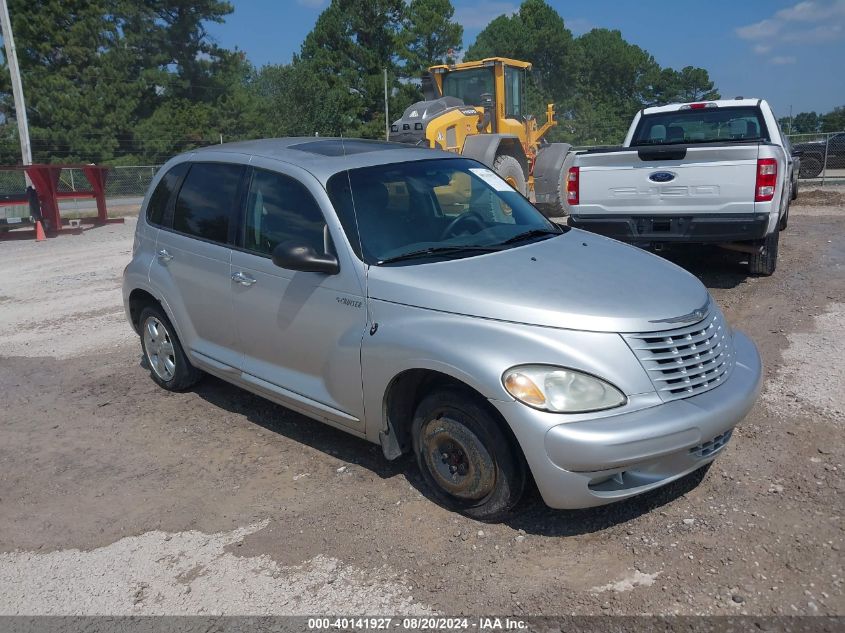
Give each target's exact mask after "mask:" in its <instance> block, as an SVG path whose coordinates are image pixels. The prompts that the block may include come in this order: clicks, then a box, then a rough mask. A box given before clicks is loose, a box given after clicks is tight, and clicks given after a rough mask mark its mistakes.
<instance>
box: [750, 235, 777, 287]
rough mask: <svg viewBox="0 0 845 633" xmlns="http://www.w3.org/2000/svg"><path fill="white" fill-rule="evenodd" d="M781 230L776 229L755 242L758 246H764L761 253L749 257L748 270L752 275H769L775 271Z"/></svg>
mask: <svg viewBox="0 0 845 633" xmlns="http://www.w3.org/2000/svg"><path fill="white" fill-rule="evenodd" d="M779 237H780V231H777V230H776V231H774V232H772V233H770V234H769V235H767V236H766V237H765V238H763V239H762V240H759V241H758V242H755V245H756V246H762V247H763V248H762V250H761V251H760V252H759V253H755V254H753V255H750V256H749V258H748V270H749V272H750V273H751V274H752V275H762V276H764V277H768V276H769V275H771V274H772V273H774V272H775V268H777V263H778V241H779Z"/></svg>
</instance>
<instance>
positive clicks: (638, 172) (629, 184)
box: [576, 144, 759, 216]
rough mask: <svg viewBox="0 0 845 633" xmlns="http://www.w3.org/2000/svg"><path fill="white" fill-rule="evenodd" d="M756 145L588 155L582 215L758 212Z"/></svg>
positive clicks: (582, 160)
mask: <svg viewBox="0 0 845 633" xmlns="http://www.w3.org/2000/svg"><path fill="white" fill-rule="evenodd" d="M758 154H759V145H757V144H731V145H727V144H726V145H717V146H713V145H707V146H701V147H696V146H680V147H678V146H674V147H655V146H644V147H639V148H637V147H632V148H625V149H622V150H611V151H607V150H605V151H601V152H596V153H590V152H587V153H584V154H581V155H579V156H578V157H577V162H576V164H577V165H579V166H580V205H579V206H578V211H577V213H578V215H581V216H583V215H592V214H596V215H598V214H601V215H607V214H614V213H618V214H626V215H636V214H637V213H647V214H648V215H651V216H654V215H661V214H667V215H669V214H673V215H678V214H684V215H685V214H691V215H695V214H704V213H707V214H713V213H725V214H739V213H754V186H755V180H756V175H757V157H758Z"/></svg>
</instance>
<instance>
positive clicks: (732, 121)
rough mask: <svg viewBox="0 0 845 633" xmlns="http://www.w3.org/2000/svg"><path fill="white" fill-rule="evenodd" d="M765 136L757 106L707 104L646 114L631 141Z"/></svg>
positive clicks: (714, 140)
mask: <svg viewBox="0 0 845 633" xmlns="http://www.w3.org/2000/svg"><path fill="white" fill-rule="evenodd" d="M759 140H765V141H768V140H769V133H768V130H767V129H766V124H765V122H764V121H763V116H762V114H761V113H760V108H757V107H738V108H720V107H709V108H699V109H696V110H693V109H688V110H678V111H677V112H658V113H657V114H647V115H645V116H644V117H642V118H641V119H640V123H639V125H638V126H637V131H636V132H635V133H634V139H633V141H632V143H631V144H632V145H634V146H637V145H673V144H681V143H683V144H689V143H717V142H730V141H759Z"/></svg>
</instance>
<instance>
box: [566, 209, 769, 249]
mask: <svg viewBox="0 0 845 633" xmlns="http://www.w3.org/2000/svg"><path fill="white" fill-rule="evenodd" d="M768 224H769V215H768V214H767V213H751V214H741V215H727V214H711V215H704V214H702V215H692V216H690V215H685V216H681V215H578V214H577V213H572V214H571V215H570V217H569V226H573V227H575V228H579V229H584V230H585V231H590V232H592V233H598V234H599V235H605V236H607V237H612V238H614V239H617V240H621V241H623V242H634V243H638V242H652V243H653V242H689V243H699V244H708V243H709V244H715V243H719V242H736V241H741V240H756V239H760V238H762V237H765V236H766V230H767V227H768Z"/></svg>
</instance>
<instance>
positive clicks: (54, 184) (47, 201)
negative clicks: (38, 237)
mask: <svg viewBox="0 0 845 633" xmlns="http://www.w3.org/2000/svg"><path fill="white" fill-rule="evenodd" d="M63 169H81V170H82V173H84V174H85V177H86V178H87V179H88V182H89V183H90V184H91V189H87V190H84V191H59V177H60V176H61V173H62V170H63ZM108 169H109V168H108V167H101V166H99V165H41V164H39V165H25V166H24V165H15V166H0V170H2V171H19V170H23V171H25V172H26V174H27V175H28V176H29V179H30V180H31V181H32V185H33V187H35V191H36V193H37V194H38V202H39V205H40V207H41V216H42V218H43V222H44V225H45V229H46V231H47V234H48V235H56V234H57V233H60V232H63V231H67V229H65V228H64V224H66V223H67V222H66V221H63V220H62V217H61V209H60V208H59V200H60V199H63V198H93V199H94V200H95V201H96V203H97V217H96V218H82V220H83V221H85V222H86V223H89V224H90V223H93V224H111V223H122V222H123V218H110V217H109V216H108V210H107V209H106V175H107V173H108ZM73 232H78V229H76V230H73ZM4 236H8V237H11V236H10V235H9V233H8V232H5V231H4V232H0V239H3V238H4ZM16 237H17V236H16Z"/></svg>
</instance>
